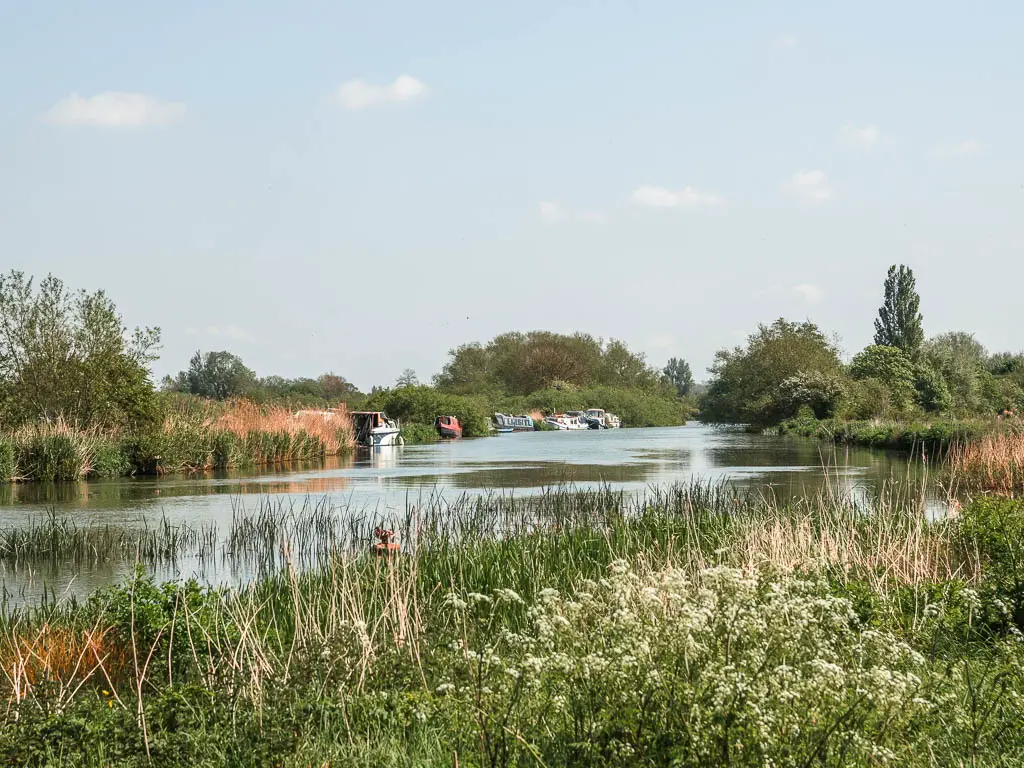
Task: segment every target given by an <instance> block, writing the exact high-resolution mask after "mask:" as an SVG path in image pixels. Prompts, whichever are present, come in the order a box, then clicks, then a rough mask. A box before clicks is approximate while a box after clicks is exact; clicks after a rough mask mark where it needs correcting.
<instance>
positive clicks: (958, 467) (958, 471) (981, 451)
mask: <svg viewBox="0 0 1024 768" xmlns="http://www.w3.org/2000/svg"><path fill="white" fill-rule="evenodd" d="M947 461H948V471H949V475H950V479H951V481H952V483H954V484H956V485H958V486H960V487H963V488H964V489H965V490H969V491H982V492H987V493H995V494H1001V495H1007V496H1014V495H1018V494H1020V493H1021V492H1022V491H1024V434H1021V433H1019V432H998V433H994V434H990V435H986V436H985V437H982V438H981V439H979V440H975V441H973V442H969V443H960V444H958V445H955V446H954V447H953V448H952V449H951V450H950V452H949V456H948V458H947Z"/></svg>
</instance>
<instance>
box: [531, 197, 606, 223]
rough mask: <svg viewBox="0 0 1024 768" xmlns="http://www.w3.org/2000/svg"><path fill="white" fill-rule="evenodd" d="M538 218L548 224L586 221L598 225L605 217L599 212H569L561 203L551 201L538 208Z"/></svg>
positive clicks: (546, 201)
mask: <svg viewBox="0 0 1024 768" xmlns="http://www.w3.org/2000/svg"><path fill="white" fill-rule="evenodd" d="M538 211H539V213H540V218H541V220H542V221H544V222H547V223H548V224H556V223H558V222H560V221H573V220H575V221H587V222H590V223H592V224H599V223H601V222H603V221H604V220H605V215H604V214H603V213H601V212H600V211H584V210H569V209H566V208H565V206H563V205H562V204H561V203H557V202H555V201H553V200H545V201H543V202H542V203H541V204H540V206H538Z"/></svg>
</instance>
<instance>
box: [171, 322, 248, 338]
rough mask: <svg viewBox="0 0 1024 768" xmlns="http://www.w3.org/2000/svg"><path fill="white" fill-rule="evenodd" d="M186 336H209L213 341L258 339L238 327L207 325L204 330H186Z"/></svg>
mask: <svg viewBox="0 0 1024 768" xmlns="http://www.w3.org/2000/svg"><path fill="white" fill-rule="evenodd" d="M185 335H186V336H207V337H209V338H213V339H230V340H231V341H256V337H255V336H254V335H253V334H251V333H249V331H247V330H245V328H239V327H238V326H237V325H225V326H218V325H207V326H205V327H203V328H195V327H192V328H186V329H185Z"/></svg>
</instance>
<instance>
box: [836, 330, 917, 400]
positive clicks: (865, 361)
mask: <svg viewBox="0 0 1024 768" xmlns="http://www.w3.org/2000/svg"><path fill="white" fill-rule="evenodd" d="M850 376H852V377H853V378H854V379H856V380H858V381H862V380H864V379H875V380H877V381H880V382H881V383H882V384H883V385H884V386H885V387H886V389H888V390H889V403H891V406H892V407H894V408H895V409H896V410H898V411H902V410H904V409H905V408H907V406H909V405H910V404H911V402H912V401H913V399H914V395H915V390H914V381H915V371H914V364H913V362H912V361H911V360H910V358H909V357H908V356H907V353H906V352H904V351H903V350H902V349H900V348H899V347H887V346H883V345H881V344H874V345H872V346H870V347H866V348H865V349H864V350H863V351H861V352H859V353H857V355H855V356H854V358H853V360H852V361H851V363H850Z"/></svg>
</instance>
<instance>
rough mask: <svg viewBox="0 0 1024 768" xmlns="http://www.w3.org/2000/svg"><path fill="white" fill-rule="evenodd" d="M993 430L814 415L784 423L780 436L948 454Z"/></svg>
mask: <svg viewBox="0 0 1024 768" xmlns="http://www.w3.org/2000/svg"><path fill="white" fill-rule="evenodd" d="M993 428H994V426H993V423H992V422H991V421H989V420H981V419H977V420H973V421H955V420H950V419H935V420H927V421H917V422H915V421H909V422H904V421H891V420H882V419H870V420H857V421H850V420H845V419H817V418H815V417H814V415H813V414H812V413H802V414H801V415H799V416H797V417H795V418H792V419H787V420H785V421H783V422H782V423H781V424H779V426H778V427H777V432H778V434H780V435H799V436H801V437H812V438H816V439H818V440H828V441H830V442H835V443H840V444H844V445H863V446H867V447H870V448H893V449H897V450H904V451H918V450H921V449H924V450H925V451H927V452H928V453H929V454H933V453H945V452H946V451H947V450H948V449H949V448H950V447H952V446H953V445H955V444H960V443H966V442H970V441H973V440H977V439H979V438H980V437H982V436H983V435H985V434H987V433H988V432H990V431H992V429H993Z"/></svg>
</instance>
